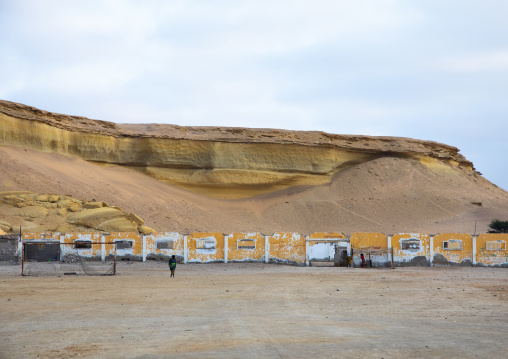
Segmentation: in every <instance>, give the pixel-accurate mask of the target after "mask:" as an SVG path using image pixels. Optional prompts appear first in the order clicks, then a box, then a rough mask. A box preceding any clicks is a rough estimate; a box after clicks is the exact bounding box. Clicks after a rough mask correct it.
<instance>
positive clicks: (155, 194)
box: [0, 146, 508, 234]
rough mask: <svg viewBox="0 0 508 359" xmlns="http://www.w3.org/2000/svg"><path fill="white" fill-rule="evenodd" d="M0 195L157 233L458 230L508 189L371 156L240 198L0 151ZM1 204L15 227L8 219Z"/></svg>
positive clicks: (49, 156) (454, 171)
mask: <svg viewBox="0 0 508 359" xmlns="http://www.w3.org/2000/svg"><path fill="white" fill-rule="evenodd" d="M0 166H1V168H2V171H1V172H0V191H14V190H26V191H33V192H37V193H55V194H61V195H64V194H65V195H71V196H73V197H76V198H81V199H84V200H88V201H90V200H93V199H96V200H98V201H106V202H108V203H109V204H110V205H112V206H118V207H121V208H122V209H123V210H124V211H126V212H133V213H136V214H137V215H139V216H140V217H141V218H143V219H144V220H145V224H146V225H147V226H149V227H152V228H154V229H156V230H158V231H178V232H182V233H188V232H192V231H216V232H223V233H230V232H234V231H249V232H251V231H255V232H261V233H265V234H269V233H273V232H276V231H293V232H299V233H301V234H309V233H312V232H315V231H341V232H344V233H346V234H350V233H352V232H355V231H373V232H384V233H386V234H391V233H398V232H406V231H410V232H426V233H443V232H466V233H473V232H474V227H475V221H477V229H476V230H477V232H480V231H486V229H487V225H488V223H490V221H491V220H492V219H494V218H503V219H504V217H506V216H507V214H508V193H507V192H506V191H504V190H502V189H500V188H498V187H496V186H494V185H493V184H491V183H490V182H488V181H487V180H485V179H484V178H482V177H481V176H479V175H478V174H476V173H474V172H471V171H466V170H461V169H460V168H451V167H449V166H445V165H439V163H436V164H432V165H425V164H422V163H420V161H416V160H412V159H401V158H392V157H385V158H378V159H375V160H372V161H368V162H365V163H362V164H360V165H357V166H355V167H352V168H349V169H346V170H343V171H341V172H338V173H337V174H335V175H334V177H333V178H332V181H331V182H330V183H328V184H324V185H317V186H300V187H291V188H287V189H284V190H281V191H277V192H273V193H270V194H266V195H261V196H257V197H252V198H249V199H239V200H218V199H212V198H209V197H204V196H200V195H198V194H196V193H192V192H188V191H186V190H183V189H181V188H178V187H175V186H171V185H169V184H166V183H163V182H160V181H158V180H156V179H154V178H152V177H149V176H146V175H144V174H142V173H140V172H139V171H135V170H132V169H128V168H125V167H119V166H109V167H106V166H99V165H96V164H93V163H90V162H87V161H84V160H82V159H79V158H77V157H72V156H67V155H61V154H56V153H45V152H39V151H36V150H33V149H30V148H23V147H18V146H0ZM7 212H8V211H7V210H6V209H5V207H0V216H1V217H3V218H4V219H8V220H9V221H11V223H12V224H13V225H16V224H18V223H17V221H20V220H21V219H19V218H18V217H17V216H16V213H12V212H11V213H7Z"/></svg>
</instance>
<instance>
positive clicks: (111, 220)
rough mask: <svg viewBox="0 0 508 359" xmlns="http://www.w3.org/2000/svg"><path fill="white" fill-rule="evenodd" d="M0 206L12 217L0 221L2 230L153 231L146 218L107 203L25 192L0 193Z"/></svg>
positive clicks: (5, 215) (3, 213)
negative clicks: (146, 224) (9, 219)
mask: <svg viewBox="0 0 508 359" xmlns="http://www.w3.org/2000/svg"><path fill="white" fill-rule="evenodd" d="M0 208H1V211H2V215H3V216H4V217H9V218H11V219H12V221H11V222H7V221H4V220H2V221H0V230H2V231H5V232H9V233H13V232H18V231H19V227H21V230H22V231H56V232H62V233H66V232H82V231H84V230H94V231H102V232H139V233H142V234H149V233H151V232H154V230H153V229H151V228H148V227H144V226H142V224H143V223H144V221H143V220H142V219H141V218H140V217H139V216H137V215H136V214H134V213H127V212H124V211H122V210H121V209H120V208H118V207H109V206H108V205H107V203H105V202H97V201H83V200H79V199H76V198H72V197H70V196H58V195H51V194H37V193H32V192H26V191H24V192H22V191H16V192H13V191H11V192H0ZM14 221H15V222H16V223H15V224H14ZM20 221H21V222H20ZM147 232H148V233H147Z"/></svg>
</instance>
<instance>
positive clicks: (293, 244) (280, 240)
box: [268, 233, 305, 263]
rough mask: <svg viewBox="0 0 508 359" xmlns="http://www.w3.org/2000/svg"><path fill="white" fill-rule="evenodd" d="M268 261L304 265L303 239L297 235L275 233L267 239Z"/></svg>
mask: <svg viewBox="0 0 508 359" xmlns="http://www.w3.org/2000/svg"><path fill="white" fill-rule="evenodd" d="M268 241H269V245H270V251H269V255H270V259H275V260H279V261H290V262H296V263H305V237H304V236H302V235H300V234H298V233H275V234H273V235H272V236H269V237H268Z"/></svg>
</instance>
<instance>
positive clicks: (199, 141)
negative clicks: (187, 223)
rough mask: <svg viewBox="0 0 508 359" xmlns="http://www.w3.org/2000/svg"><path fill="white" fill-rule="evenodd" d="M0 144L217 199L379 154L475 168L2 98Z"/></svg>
mask: <svg viewBox="0 0 508 359" xmlns="http://www.w3.org/2000/svg"><path fill="white" fill-rule="evenodd" d="M0 144H4V145H19V146H26V147H31V148H34V149H38V150H42V151H53V152H58V153H63V154H69V155H74V156H79V157H81V158H83V159H85V160H87V161H93V162H96V163H101V164H108V165H120V166H128V167H130V168H133V169H136V170H138V171H141V172H143V173H145V174H147V175H149V176H152V177H154V178H156V179H159V180H162V181H164V182H167V183H170V184H173V185H176V186H179V187H182V188H185V189H188V190H192V191H194V192H198V193H200V194H204V195H207V196H212V197H219V198H241V197H250V196H253V195H257V194H261V193H267V192H272V191H275V190H279V189H284V188H287V187H290V186H295V185H315V184H323V183H327V182H329V181H330V179H331V176H332V175H334V174H335V173H337V172H339V171H341V170H343V169H346V168H350V167H352V166H354V165H357V164H360V163H364V162H367V161H371V160H373V159H377V158H381V157H399V158H411V159H416V160H419V161H421V162H422V163H425V164H428V163H433V162H441V163H445V164H447V165H450V166H454V167H463V168H466V169H469V170H473V165H472V163H471V162H469V161H467V160H466V159H465V158H464V157H463V156H462V155H460V154H459V153H458V149H457V148H455V147H452V146H448V145H444V144H440V143H436V142H431V141H421V140H414V139H409V138H399V137H370V136H354V135H334V134H329V133H324V132H317V131H313V132H303V131H286V130H272V129H247V128H219V127H181V126H175V125H162V124H149V125H121V124H115V123H112V122H105V121H98V120H91V119H88V118H85V117H77V116H68V115H61V114H55V113H51V112H47V111H42V110H39V109H36V108H34V107H30V106H25V105H21V104H17V103H13V102H8V101H0ZM53 203H54V202H53Z"/></svg>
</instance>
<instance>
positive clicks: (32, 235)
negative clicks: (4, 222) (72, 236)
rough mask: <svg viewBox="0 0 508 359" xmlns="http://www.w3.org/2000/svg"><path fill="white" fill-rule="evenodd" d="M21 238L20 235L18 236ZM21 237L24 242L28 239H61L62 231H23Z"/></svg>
mask: <svg viewBox="0 0 508 359" xmlns="http://www.w3.org/2000/svg"><path fill="white" fill-rule="evenodd" d="M18 238H19V237H18ZM21 239H22V240H23V242H26V241H30V240H32V241H44V240H46V241H59V240H60V233H57V232H46V233H40V232H23V233H22V234H21Z"/></svg>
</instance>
